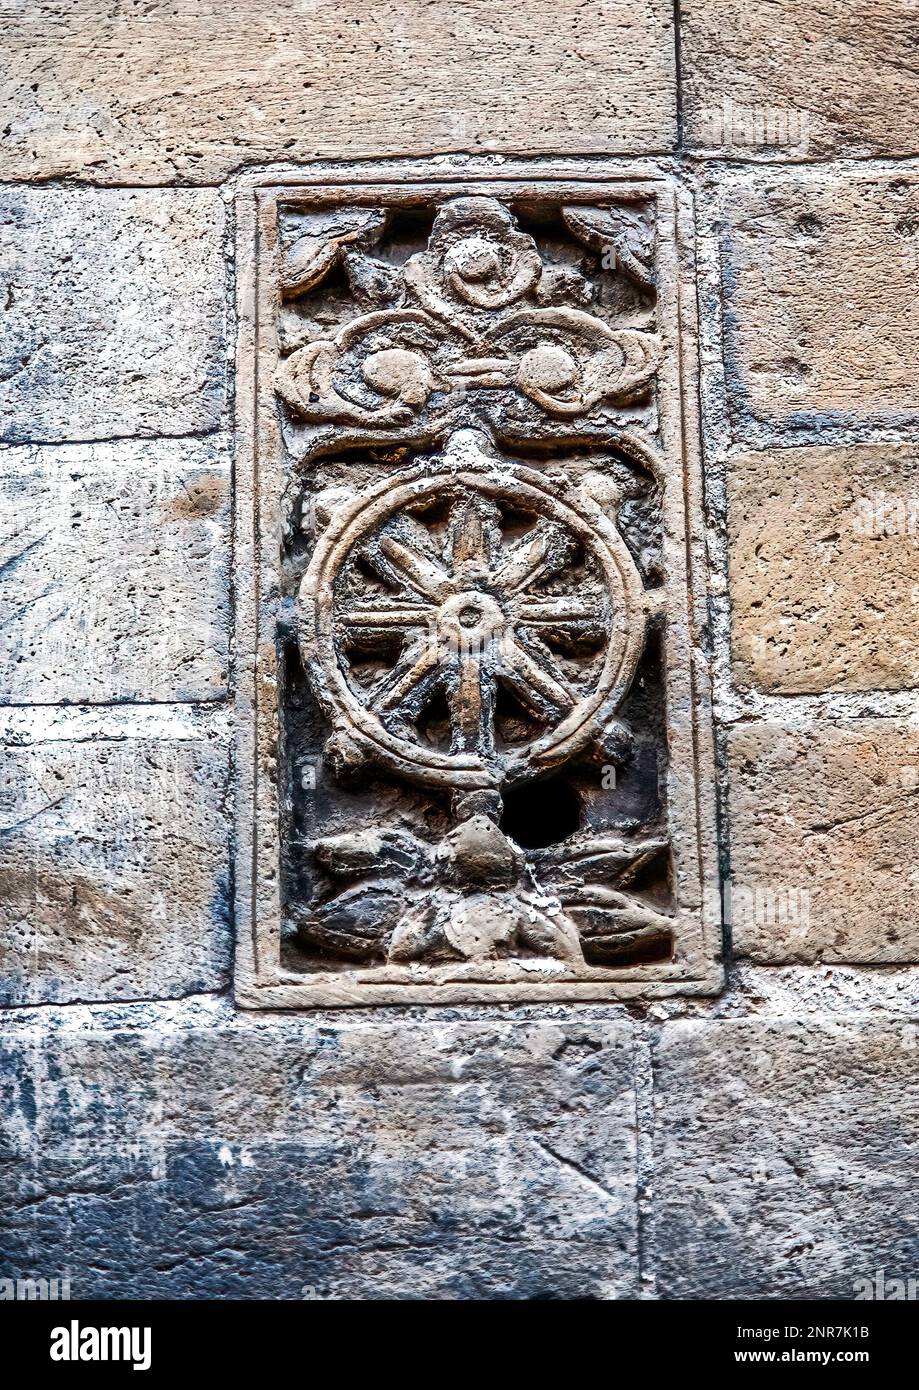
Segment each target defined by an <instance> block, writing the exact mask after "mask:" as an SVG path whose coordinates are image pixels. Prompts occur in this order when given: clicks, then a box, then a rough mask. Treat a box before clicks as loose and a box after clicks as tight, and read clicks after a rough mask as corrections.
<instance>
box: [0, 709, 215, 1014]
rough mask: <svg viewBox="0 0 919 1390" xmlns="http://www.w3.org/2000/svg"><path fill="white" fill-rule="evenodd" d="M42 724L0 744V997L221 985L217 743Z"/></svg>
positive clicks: (69, 996) (170, 992)
mask: <svg viewBox="0 0 919 1390" xmlns="http://www.w3.org/2000/svg"><path fill="white" fill-rule="evenodd" d="M35 722H36V725H37V724H38V722H39V720H38V716H37V715H36V716H35ZM48 732H49V735H50V737H48V738H47V739H45V740H41V741H36V742H31V743H28V744H19V745H16V744H12V743H7V744H6V745H5V746H4V747H3V748H2V774H0V797H2V801H0V818H2V819H0V979H2V986H0V988H2V1001H3V1002H4V1003H7V1004H35V1003H42V1002H46V1001H52V1000H53V1001H57V1002H70V1001H75V1000H82V999H137V998H143V997H145V996H154V997H158V998H170V997H173V996H176V995H181V994H187V993H192V992H195V991H201V990H215V989H220V988H222V987H224V986H225V985H226V982H227V968H228V957H229V951H230V925H229V907H228V891H229V882H228V867H227V853H228V824H227V819H226V805H225V803H226V796H227V777H228V755H227V749H226V745H225V743H223V742H222V741H221V740H218V739H216V738H215V739H213V740H211V739H209V738H207V737H206V736H204V735H202V734H201V733H200V731H199V732H198V735H197V736H186V737H185V738H184V739H183V738H181V737H178V738H177V737H175V736H173V737H168V736H164V737H143V736H136V735H135V736H125V735H124V734H122V735H121V736H119V734H118V731H117V728H114V727H111V726H110V728H109V732H108V735H107V736H106V735H105V734H102V735H101V736H100V734H99V733H98V732H96V733H89V732H86V733H84V734H82V735H81V732H80V730H79V728H76V729H73V730H71V731H70V733H69V736H68V730H67V728H66V727H56V726H55V725H54V724H52V725H51V727H50V728H49V730H48Z"/></svg>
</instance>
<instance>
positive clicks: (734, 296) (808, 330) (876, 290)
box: [720, 170, 919, 445]
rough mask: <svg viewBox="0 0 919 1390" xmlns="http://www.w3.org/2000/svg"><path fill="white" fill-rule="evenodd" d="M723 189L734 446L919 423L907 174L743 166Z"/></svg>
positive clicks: (917, 202) (915, 281)
mask: <svg viewBox="0 0 919 1390" xmlns="http://www.w3.org/2000/svg"><path fill="white" fill-rule="evenodd" d="M723 196H724V207H723V220H722V222H721V232H720V243H721V295H722V299H723V311H722V313H723V328H724V359H725V373H726V378H727V389H728V408H729V412H730V418H731V422H732V425H733V430H734V434H735V438H736V439H737V440H738V442H740V443H750V444H754V443H759V442H760V441H761V440H762V441H763V442H772V439H773V438H774V439H775V442H781V443H782V444H783V445H789V444H793V443H795V442H796V440H797V441H800V442H802V443H807V442H810V441H811V440H814V442H820V436H821V435H824V434H826V432H827V431H831V432H832V431H836V432H837V433H839V432H841V431H844V430H847V429H848V430H852V429H858V428H862V429H863V428H865V427H869V426H872V425H874V426H887V427H888V428H892V427H905V426H912V427H914V426H915V425H916V424H917V423H919V410H917V400H919V368H917V365H916V364H917V360H919V317H917V315H916V309H915V305H916V290H917V286H919V183H917V181H916V179H915V175H913V174H910V173H905V172H900V171H898V170H892V171H891V172H889V173H886V174H870V175H869V174H860V173H859V174H855V175H851V176H847V177H840V176H836V175H833V174H829V173H825V172H822V171H821V172H815V173H808V174H806V175H805V174H799V173H795V174H785V173H781V174H778V175H775V174H772V175H766V174H762V175H754V176H749V175H745V176H743V177H740V178H738V179H737V180H736V181H732V182H730V183H729V185H728V187H727V188H726V190H725V192H724V195H723ZM761 425H765V426H768V427H769V433H768V434H767V435H766V436H765V437H764V436H763V434H762V432H761V431H759V430H758V426H761Z"/></svg>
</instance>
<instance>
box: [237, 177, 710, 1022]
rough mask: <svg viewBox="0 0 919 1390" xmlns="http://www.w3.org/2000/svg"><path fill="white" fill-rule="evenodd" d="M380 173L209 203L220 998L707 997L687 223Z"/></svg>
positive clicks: (329, 1001) (608, 206) (703, 716)
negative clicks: (223, 968) (228, 848)
mask: <svg viewBox="0 0 919 1390" xmlns="http://www.w3.org/2000/svg"><path fill="white" fill-rule="evenodd" d="M416 173H417V177H416V178H414V179H409V180H406V181H402V182H398V183H395V182H394V183H391V184H389V183H384V182H380V181H374V179H373V178H372V177H371V176H367V175H366V174H365V176H364V180H363V181H361V180H359V179H355V181H354V182H351V183H341V184H334V185H322V184H319V183H310V182H308V181H307V179H306V176H304V177H303V178H301V180H300V181H297V179H296V178H294V177H291V180H290V181H289V182H285V183H282V184H277V183H276V184H272V185H270V186H269V185H263V186H258V185H257V184H252V183H250V184H248V185H247V186H246V187H245V188H244V189H243V191H242V192H241V193H240V195H239V198H238V207H237V217H238V227H239V256H240V323H241V335H240V364H239V366H240V371H239V382H240V390H239V398H238V409H239V452H238V464H237V495H238V513H237V607H238V614H239V625H238V633H237V657H238V661H239V665H240V672H241V678H242V679H241V694H240V702H239V711H238V713H239V771H240V774H241V778H242V791H241V798H240V818H239V827H238V829H239V837H238V838H239V858H238V864H237V891H238V908H239V922H240V944H239V953H240V958H239V961H238V967H239V968H238V977H237V978H238V991H239V997H240V999H241V1001H242V1002H243V1003H245V1004H248V1005H256V1006H258V1005H264V1006H265V1007H286V1008H290V1007H299V1006H308V1005H334V1004H374V1003H401V1002H404V1003H428V1002H430V1003H437V1002H444V1003H452V1002H458V1001H484V1002H488V1001H502V1000H524V1001H525V1000H552V999H559V1000H561V999H612V998H616V997H628V996H634V995H636V994H646V995H652V994H661V993H668V992H674V991H682V992H707V991H711V990H713V989H716V988H717V987H718V985H719V983H720V967H719V966H718V963H717V961H718V946H719V941H718V930H717V922H718V918H719V913H718V911H717V891H716V884H717V879H716V878H715V876H714V852H713V844H714V810H713V795H712V772H711V767H712V759H711V746H710V724H709V721H710V715H709V709H708V701H707V684H706V673H705V670H704V668H702V667H701V666H700V657H699V639H698V632H697V623H698V622H700V621H701V618H702V614H703V608H702V602H703V598H704V575H703V567H702V566H703V555H702V551H701V537H702V521H701V502H700V483H699V477H698V463H697V456H696V445H697V438H696V436H697V425H696V416H695V405H694V395H695V389H696V388H695V379H694V374H693V368H692V366H691V364H692V362H693V359H694V354H695V337H694V325H693V318H692V311H693V301H694V296H695V289H694V284H693V281H692V276H691V264H690V261H689V249H690V247H689V238H688V228H689V225H690V218H689V215H688V209H687V206H686V204H685V203H684V200H683V198H682V196H681V195H680V194H679V191H678V190H677V189H676V188H675V187H674V185H673V183H672V182H671V181H668V180H667V179H666V178H664V177H662V176H657V175H655V174H653V173H652V174H649V173H648V171H647V170H646V169H645V170H643V171H640V173H638V172H637V173H636V176H634V177H629V178H627V179H626V178H623V177H622V176H621V174H618V175H613V176H611V177H609V178H606V179H603V180H600V179H599V178H588V177H587V176H586V175H585V176H581V177H578V176H576V174H575V175H573V174H572V170H571V167H570V166H568V167H566V169H565V171H564V176H563V177H562V176H561V175H560V176H559V177H558V178H551V177H540V178H538V179H535V178H533V177H532V175H530V176H529V177H526V176H524V174H523V173H522V172H521V173H520V174H519V175H518V174H515V171H514V170H513V169H512V168H511V167H510V166H503V167H502V170H501V175H500V177H495V174H494V172H493V171H492V172H490V173H488V174H487V175H485V174H483V175H482V176H480V177H472V176H469V177H466V176H460V175H453V176H450V177H447V176H445V175H443V174H442V175H441V176H440V177H439V178H431V177H428V176H426V175H425V171H424V170H418V171H416ZM379 177H382V175H380V176H379ZM713 905H714V910H712V909H713Z"/></svg>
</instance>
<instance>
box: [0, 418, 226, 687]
mask: <svg viewBox="0 0 919 1390" xmlns="http://www.w3.org/2000/svg"><path fill="white" fill-rule="evenodd" d="M229 467H230V460H229V456H228V453H227V449H226V445H225V443H223V442H221V441H217V442H216V443H212V442H210V441H208V440H198V439H190V440H188V439H183V440H174V439H166V440H144V441H137V440H119V441H116V442H110V443H105V444H67V445H54V446H42V447H27V446H23V447H20V448H11V449H7V450H0V624H2V626H3V630H4V631H6V632H8V634H9V639H10V640H9V642H8V644H7V645H6V646H5V647H4V649H3V653H2V656H0V698H2V699H3V700H4V701H7V702H10V703H17V704H19V703H27V702H32V703H37V704H52V703H55V702H58V701H72V702H74V703H81V702H82V703H86V702H90V701H116V700H136V701H165V700H211V699H216V698H218V697H219V696H221V695H223V694H225V692H226V676H227V642H228V626H229V617H230V615H229V582H230V576H229V553H228V551H229V511H230V496H229V490H230V488H229V484H230V473H229Z"/></svg>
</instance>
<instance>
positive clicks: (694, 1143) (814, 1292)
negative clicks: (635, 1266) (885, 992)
mask: <svg viewBox="0 0 919 1390" xmlns="http://www.w3.org/2000/svg"><path fill="white" fill-rule="evenodd" d="M915 1038H916V1029H915V1026H912V1027H911V1026H910V1025H904V1024H903V1023H902V1022H894V1021H888V1020H885V1019H884V1018H873V1019H865V1018H862V1019H858V1020H856V1019H853V1018H848V1019H845V1018H843V1019H823V1020H819V1021H808V1022H807V1023H803V1022H799V1021H796V1020H793V1019H783V1020H771V1021H767V1020H762V1019H748V1020H743V1021H738V1022H720V1023H716V1022H712V1021H710V1020H701V1019H700V1020H693V1021H683V1022H679V1023H674V1024H672V1025H670V1026H668V1027H666V1028H664V1029H663V1030H662V1032H661V1035H660V1037H659V1039H658V1040H657V1042H656V1044H655V1046H654V1066H655V1096H656V1103H655V1141H654V1142H655V1176H654V1192H655V1201H654V1203H653V1209H652V1216H651V1218H650V1222H649V1227H648V1247H649V1248H648V1258H649V1261H650V1264H651V1266H652V1267H653V1269H654V1271H655V1274H656V1293H657V1296H658V1297H659V1298H665V1299H667V1298H705V1299H711V1298H717V1299H720V1298H803V1299H814V1298H843V1299H851V1298H853V1297H854V1295H855V1293H856V1292H858V1291H859V1286H858V1284H857V1281H858V1280H860V1279H862V1278H868V1279H870V1280H871V1281H872V1283H873V1282H874V1280H875V1272H876V1270H877V1269H878V1268H881V1267H883V1268H885V1269H886V1272H887V1275H888V1276H896V1275H899V1277H901V1278H902V1277H905V1276H906V1275H907V1274H909V1273H911V1272H913V1271H914V1270H915V1259H916V1244H915V1242H916V1235H915V1201H914V1195H913V1194H914V1187H915V1150H916V1145H917V1143H919V1050H917V1049H916V1046H915ZM852 1306H853V1309H855V1308H857V1307H858V1304H857V1303H854V1304H853V1305H852Z"/></svg>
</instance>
